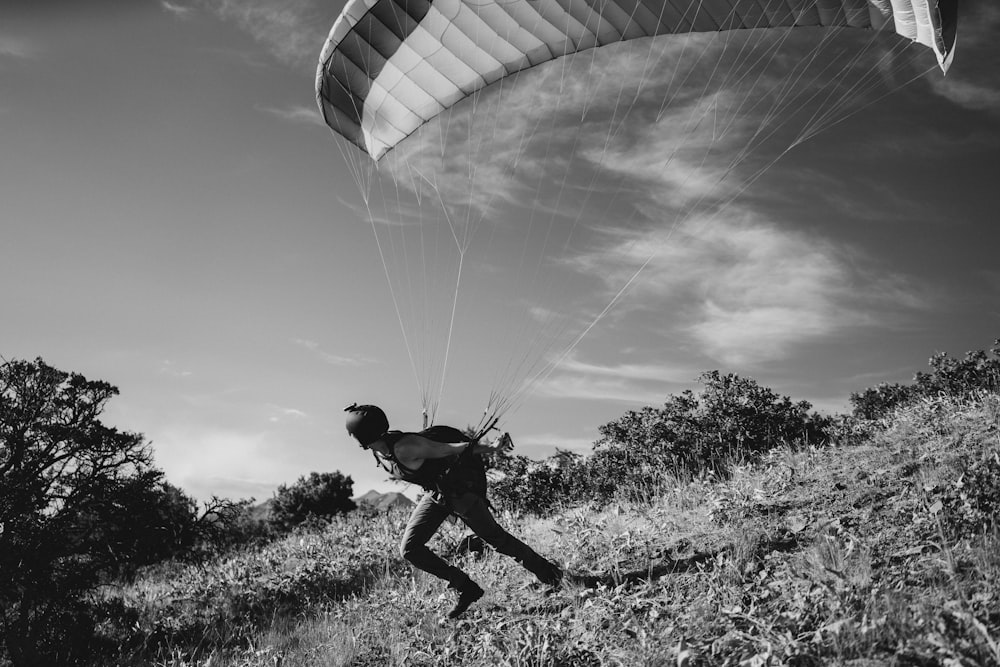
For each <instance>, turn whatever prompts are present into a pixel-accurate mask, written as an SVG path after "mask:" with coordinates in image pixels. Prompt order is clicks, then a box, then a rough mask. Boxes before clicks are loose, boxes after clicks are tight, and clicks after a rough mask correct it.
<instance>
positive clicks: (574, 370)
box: [532, 354, 699, 404]
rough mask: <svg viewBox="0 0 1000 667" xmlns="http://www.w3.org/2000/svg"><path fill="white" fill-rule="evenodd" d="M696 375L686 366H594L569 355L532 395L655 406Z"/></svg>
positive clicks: (537, 385) (573, 355) (691, 368)
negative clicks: (651, 404) (652, 404)
mask: <svg viewBox="0 0 1000 667" xmlns="http://www.w3.org/2000/svg"><path fill="white" fill-rule="evenodd" d="M698 372H699V371H697V370H696V369H695V368H694V367H693V366H690V365H687V364H677V365H668V364H662V363H650V364H636V363H620V364H598V363H592V362H585V361H582V360H581V359H580V358H579V356H578V355H576V354H572V355H570V356H569V357H567V358H566V359H564V360H563V361H562V362H561V363H560V364H559V367H558V368H557V369H556V371H555V372H554V373H553V374H552V375H550V376H549V377H547V378H545V379H544V380H541V381H539V382H538V383H536V384H535V386H534V387H533V390H532V393H533V394H534V395H537V396H541V397H547V398H559V399H577V400H579V399H584V400H595V401H613V402H616V403H631V404H648V403H656V402H659V401H661V400H662V399H663V397H664V396H666V395H667V394H669V393H671V392H672V391H676V390H678V389H681V388H685V387H687V386H689V385H690V384H692V381H693V379H694V378H695V377H696V376H697V375H698Z"/></svg>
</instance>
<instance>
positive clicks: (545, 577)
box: [535, 562, 563, 592]
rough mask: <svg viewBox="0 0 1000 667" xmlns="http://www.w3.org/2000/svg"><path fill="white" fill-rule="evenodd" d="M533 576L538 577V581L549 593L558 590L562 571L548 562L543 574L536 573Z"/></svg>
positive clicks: (561, 579) (560, 584)
mask: <svg viewBox="0 0 1000 667" xmlns="http://www.w3.org/2000/svg"><path fill="white" fill-rule="evenodd" d="M535 576H536V577H538V581H540V582H542V583H543V584H545V585H546V586H548V588H549V591H550V592H551V591H555V590H558V589H559V587H560V586H562V581H563V571H562V570H561V569H560V568H559V566H558V565H556V564H555V563H551V562H550V563H549V567H548V568H547V570H546V571H545V572H541V573H538V574H536V575H535Z"/></svg>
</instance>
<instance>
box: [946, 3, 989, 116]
mask: <svg viewBox="0 0 1000 667" xmlns="http://www.w3.org/2000/svg"><path fill="white" fill-rule="evenodd" d="M997 30H1000V8H998V7H997V6H996V4H995V3H986V2H983V3H976V4H972V5H970V6H969V7H968V8H966V7H963V8H962V16H961V17H960V19H959V25H958V38H957V42H956V46H955V62H954V63H953V64H952V67H951V69H950V70H949V72H948V75H947V76H936V77H932V78H931V86H932V89H933V90H934V91H935V92H937V93H938V94H939V95H941V96H943V97H945V98H947V99H948V100H950V101H951V102H953V103H955V104H957V105H959V106H962V107H964V108H967V109H972V110H974V111H982V112H986V113H991V114H993V115H998V114H1000V84H998V82H997V77H996V72H997V69H998V68H1000V51H998V50H997V48H996V46H995V40H996V33H997Z"/></svg>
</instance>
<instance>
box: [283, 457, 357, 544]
mask: <svg viewBox="0 0 1000 667" xmlns="http://www.w3.org/2000/svg"><path fill="white" fill-rule="evenodd" d="M353 489H354V481H353V480H352V479H351V478H350V477H346V476H344V475H343V474H341V473H340V472H339V471H337V472H323V473H319V472H312V473H309V476H308V477H300V478H299V480H298V481H297V482H296V483H295V484H292V485H291V486H285V485H284V484H282V485H281V486H279V487H278V490H277V492H275V494H274V503H273V505H272V507H271V518H270V520H271V523H272V524H273V525H274V526H275V527H277V528H280V529H285V530H287V529H289V528H292V527H294V526H297V525H299V524H300V523H302V522H303V521H305V520H306V519H307V518H309V517H310V516H313V517H317V518H320V519H327V518H330V517H333V516H335V515H337V514H343V513H345V512H350V511H351V510H353V509H354V508H355V504H354V501H353V500H351V496H352V495H353Z"/></svg>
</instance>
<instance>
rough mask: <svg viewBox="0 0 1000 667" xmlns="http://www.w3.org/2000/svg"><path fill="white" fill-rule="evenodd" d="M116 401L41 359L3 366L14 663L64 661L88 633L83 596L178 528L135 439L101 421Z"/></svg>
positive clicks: (2, 522)
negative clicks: (166, 517) (102, 415)
mask: <svg viewBox="0 0 1000 667" xmlns="http://www.w3.org/2000/svg"><path fill="white" fill-rule="evenodd" d="M117 393H118V390H117V389H116V388H115V387H113V386H112V385H110V384H108V383H107V382H101V381H91V380H88V379H86V378H85V377H83V376H82V375H79V374H77V373H66V372H63V371H60V370H57V369H55V368H53V367H51V366H49V365H47V364H46V363H45V362H44V361H42V360H41V359H36V360H35V361H33V362H29V361H19V360H14V361H9V362H5V363H4V364H3V365H2V366H0V632H2V635H0V639H2V644H3V646H5V647H6V650H7V653H8V655H9V658H10V660H11V661H12V662H13V663H14V664H15V665H27V664H68V662H69V659H68V657H67V652H70V651H73V650H76V649H77V648H79V647H78V644H79V643H80V642H83V641H86V637H88V636H89V635H88V632H87V629H86V627H84V626H85V625H86V618H87V614H86V613H85V609H84V607H83V605H82V602H81V600H82V594H83V593H84V592H85V591H87V590H88V589H90V588H92V587H93V586H94V585H96V584H97V583H99V582H101V581H102V580H104V579H106V578H107V577H109V576H112V575H115V574H120V573H121V572H123V571H124V570H127V569H128V568H130V567H134V565H135V564H136V563H138V562H142V561H148V560H149V558H151V557H154V555H153V553H154V552H157V551H162V548H163V544H164V543H168V542H169V541H170V540H171V539H173V536H172V535H170V534H169V530H170V529H171V528H170V526H172V525H173V526H175V527H176V526H177V524H176V523H171V522H172V521H174V520H175V519H176V520H177V521H179V523H180V524H183V522H184V519H183V517H182V516H181V515H183V511H178V506H177V502H176V499H174V500H173V501H171V500H170V499H169V498H168V496H169V493H167V487H166V486H164V485H163V479H162V473H161V472H160V471H158V470H156V469H154V468H153V467H152V465H151V453H150V451H149V448H148V447H147V446H146V444H145V443H144V441H143V438H142V436H141V435H139V434H136V433H128V432H123V431H119V430H117V429H115V428H112V427H109V426H106V425H105V424H103V423H102V422H101V421H100V419H99V417H100V415H101V413H102V412H103V410H104V407H105V405H106V404H107V402H108V401H109V400H110V399H111V398H112V397H113V396H115V395H117ZM171 502H173V504H171ZM180 504H181V505H183V502H180ZM162 516H169V517H171V518H170V520H168V521H166V522H158V519H157V517H162ZM156 526H158V527H156ZM161 529H162V530H161ZM164 531H166V532H164Z"/></svg>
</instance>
